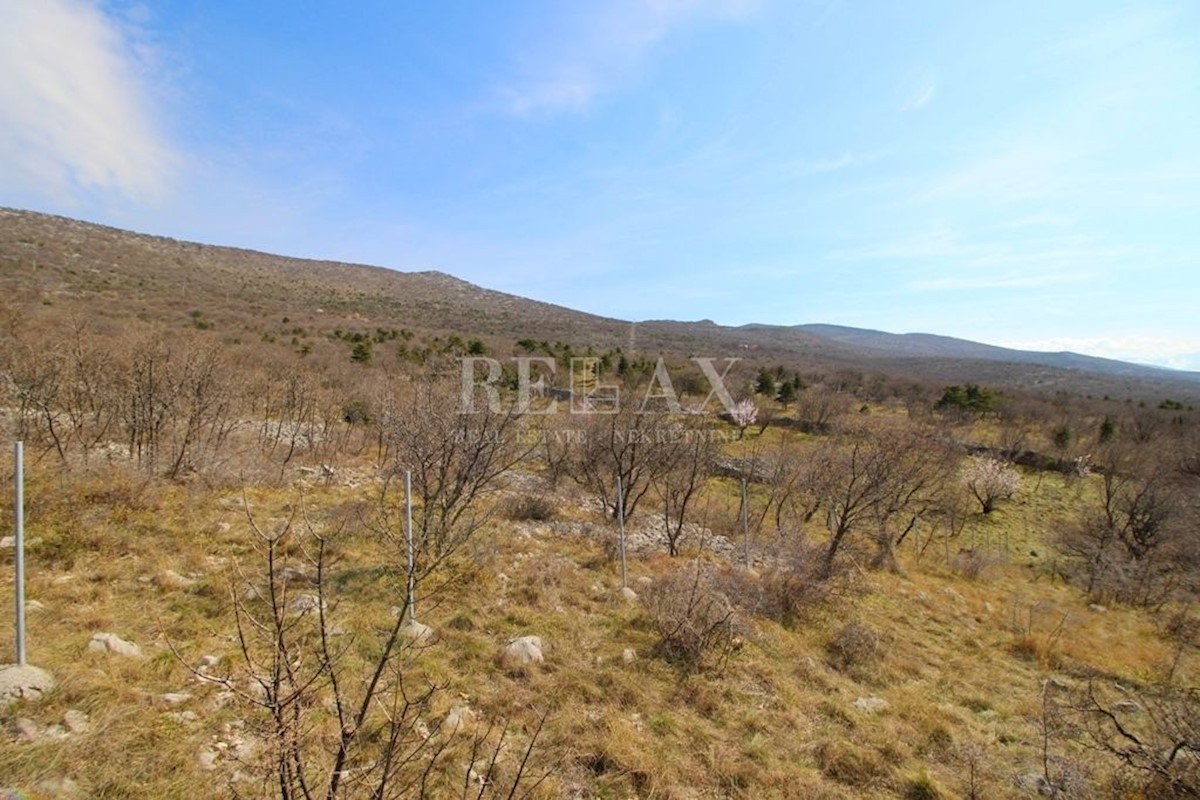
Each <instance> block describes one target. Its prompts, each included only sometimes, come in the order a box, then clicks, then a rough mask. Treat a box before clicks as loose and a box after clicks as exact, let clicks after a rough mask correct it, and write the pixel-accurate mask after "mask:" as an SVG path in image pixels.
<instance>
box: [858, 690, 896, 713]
mask: <svg viewBox="0 0 1200 800" xmlns="http://www.w3.org/2000/svg"><path fill="white" fill-rule="evenodd" d="M890 705H891V703H889V702H888V701H887V700H884V699H883V698H882V697H875V696H874V695H872V696H871V697H860V698H858V699H857V700H855V701H854V707H855V708H857V709H858V710H859V711H861V712H862V713H864V714H878V713H879V712H880V711H887V709H888V707H889V706H890Z"/></svg>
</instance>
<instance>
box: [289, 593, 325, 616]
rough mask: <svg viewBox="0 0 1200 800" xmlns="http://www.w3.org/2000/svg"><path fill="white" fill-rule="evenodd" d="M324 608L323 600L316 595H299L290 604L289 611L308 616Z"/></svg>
mask: <svg viewBox="0 0 1200 800" xmlns="http://www.w3.org/2000/svg"><path fill="white" fill-rule="evenodd" d="M322 608H324V605H323V604H322V603H321V598H320V597H318V596H317V595H315V594H298V595H296V596H295V597H293V598H292V599H291V601H290V602H288V610H289V611H291V612H292V613H294V614H307V613H308V612H310V611H316V610H317V609H322Z"/></svg>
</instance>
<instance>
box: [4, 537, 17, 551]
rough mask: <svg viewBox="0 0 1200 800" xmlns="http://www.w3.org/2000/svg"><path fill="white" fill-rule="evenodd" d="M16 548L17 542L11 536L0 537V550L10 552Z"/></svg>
mask: <svg viewBox="0 0 1200 800" xmlns="http://www.w3.org/2000/svg"><path fill="white" fill-rule="evenodd" d="M16 546H17V540H16V539H14V538H13V537H11V536H3V537H0V550H11V549H12V548H14V547H16Z"/></svg>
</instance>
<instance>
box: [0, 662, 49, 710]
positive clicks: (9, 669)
mask: <svg viewBox="0 0 1200 800" xmlns="http://www.w3.org/2000/svg"><path fill="white" fill-rule="evenodd" d="M53 688H54V677H53V676H52V675H51V674H50V673H49V672H46V670H44V669H41V668H39V667H33V666H30V665H28V664H26V665H25V666H23V667H18V666H17V665H16V664H5V665H3V666H0V708H4V707H5V706H7V705H8V704H10V703H13V702H16V701H17V700H37V699H39V698H40V697H41V696H42V695H44V694H46V693H47V692H49V691H51V690H52V689H53Z"/></svg>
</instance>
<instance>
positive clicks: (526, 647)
mask: <svg viewBox="0 0 1200 800" xmlns="http://www.w3.org/2000/svg"><path fill="white" fill-rule="evenodd" d="M545 660H546V658H545V656H543V655H542V638H541V637H540V636H518V637H517V638H515V639H511V640H509V642H508V644H506V645H505V646H504V661H505V663H506V664H508V665H510V666H518V667H523V666H527V665H529V664H541V663H542V662H544V661H545Z"/></svg>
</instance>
